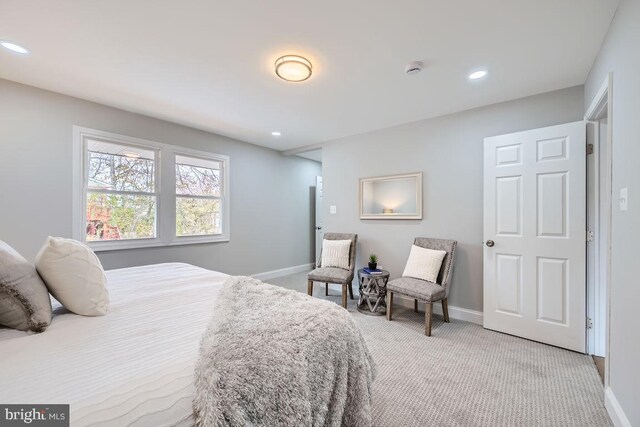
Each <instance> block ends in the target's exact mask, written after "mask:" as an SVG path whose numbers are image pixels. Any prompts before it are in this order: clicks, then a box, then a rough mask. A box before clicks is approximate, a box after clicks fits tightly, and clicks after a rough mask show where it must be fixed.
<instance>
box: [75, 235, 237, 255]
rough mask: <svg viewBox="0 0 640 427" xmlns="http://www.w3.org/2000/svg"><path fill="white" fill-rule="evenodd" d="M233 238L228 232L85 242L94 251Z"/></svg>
mask: <svg viewBox="0 0 640 427" xmlns="http://www.w3.org/2000/svg"><path fill="white" fill-rule="evenodd" d="M230 240H231V239H230V238H229V235H228V234H216V235H213V236H185V237H176V238H175V240H172V241H170V242H163V241H161V240H159V239H139V240H128V241H122V240H120V241H115V240H114V241H109V242H85V243H86V244H87V245H88V246H89V247H90V248H91V249H92V250H93V251H94V252H111V251H122V250H128V249H146V248H162V247H168V246H183V245H198V244H204V243H221V242H228V241H230Z"/></svg>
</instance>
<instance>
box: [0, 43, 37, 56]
mask: <svg viewBox="0 0 640 427" xmlns="http://www.w3.org/2000/svg"><path fill="white" fill-rule="evenodd" d="M0 46H2V47H3V48H5V49H7V50H10V51H11V52H13V53H19V54H20V55H28V54H29V53H31V52H29V49H27V48H26V47H22V46H20V45H19V44H16V43H14V42H10V41H8V40H0Z"/></svg>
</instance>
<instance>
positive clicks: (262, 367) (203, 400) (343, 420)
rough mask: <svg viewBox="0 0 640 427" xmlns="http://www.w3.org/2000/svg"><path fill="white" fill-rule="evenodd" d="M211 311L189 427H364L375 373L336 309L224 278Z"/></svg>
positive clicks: (356, 334)
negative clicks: (191, 426)
mask: <svg viewBox="0 0 640 427" xmlns="http://www.w3.org/2000/svg"><path fill="white" fill-rule="evenodd" d="M213 310H214V314H213V318H212V320H211V323H210V324H209V326H208V327H207V330H206V331H205V333H204V335H203V337H202V343H201V348H200V359H199V360H198V363H197V365H196V371H195V385H196V394H195V396H194V399H193V410H194V418H195V422H196V425H197V426H256V427H257V426H269V427H271V426H286V427H289V426H291V427H300V426H356V427H359V426H371V386H372V382H373V379H374V377H375V366H374V362H373V359H372V358H371V355H370V354H369V350H368V348H367V345H366V343H365V341H364V339H363V338H362V335H361V334H360V330H359V329H358V327H357V326H356V324H355V322H354V320H353V319H352V317H351V315H350V314H349V313H348V312H347V311H346V310H344V309H343V308H342V307H340V306H338V305H337V304H335V303H333V302H329V301H324V300H319V299H315V298H311V297H309V296H307V295H305V294H302V293H300V292H296V291H292V290H287V289H283V288H280V287H277V286H273V285H268V284H265V283H262V282H261V281H259V280H256V279H252V278H250V277H230V278H229V279H228V280H227V281H226V283H225V284H224V286H223V289H222V290H221V291H220V294H219V296H218V299H217V301H216V303H215V305H214V308H213Z"/></svg>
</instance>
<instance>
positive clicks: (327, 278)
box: [307, 233, 358, 308]
mask: <svg viewBox="0 0 640 427" xmlns="http://www.w3.org/2000/svg"><path fill="white" fill-rule="evenodd" d="M323 239H325V240H351V247H350V248H349V269H348V270H345V269H344V268H336V267H322V251H320V258H318V261H317V263H316V269H315V270H313V271H312V272H310V273H309V275H308V276H307V278H308V281H307V294H309V295H313V282H324V284H325V295H329V283H332V284H337V285H342V306H343V307H344V308H347V286H348V287H349V297H350V298H351V299H353V288H352V284H351V282H353V274H354V273H353V272H354V270H355V265H356V242H357V240H358V235H357V234H347V233H324V236H323Z"/></svg>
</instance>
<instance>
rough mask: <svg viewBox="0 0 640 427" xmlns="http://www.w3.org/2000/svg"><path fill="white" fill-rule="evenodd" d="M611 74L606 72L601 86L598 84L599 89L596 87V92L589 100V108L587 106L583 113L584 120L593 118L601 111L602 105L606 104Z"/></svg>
mask: <svg viewBox="0 0 640 427" xmlns="http://www.w3.org/2000/svg"><path fill="white" fill-rule="evenodd" d="M611 76H612V73H609V74H607V77H606V78H605V80H604V82H603V83H602V86H600V89H598V92H596V94H595V96H594V97H593V99H592V100H591V104H589V108H587V111H586V112H585V113H584V119H585V120H595V119H597V118H598V116H599V115H600V114H601V113H602V112H603V109H604V107H605V106H606V105H607V100H608V94H609V89H610V84H611Z"/></svg>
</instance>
